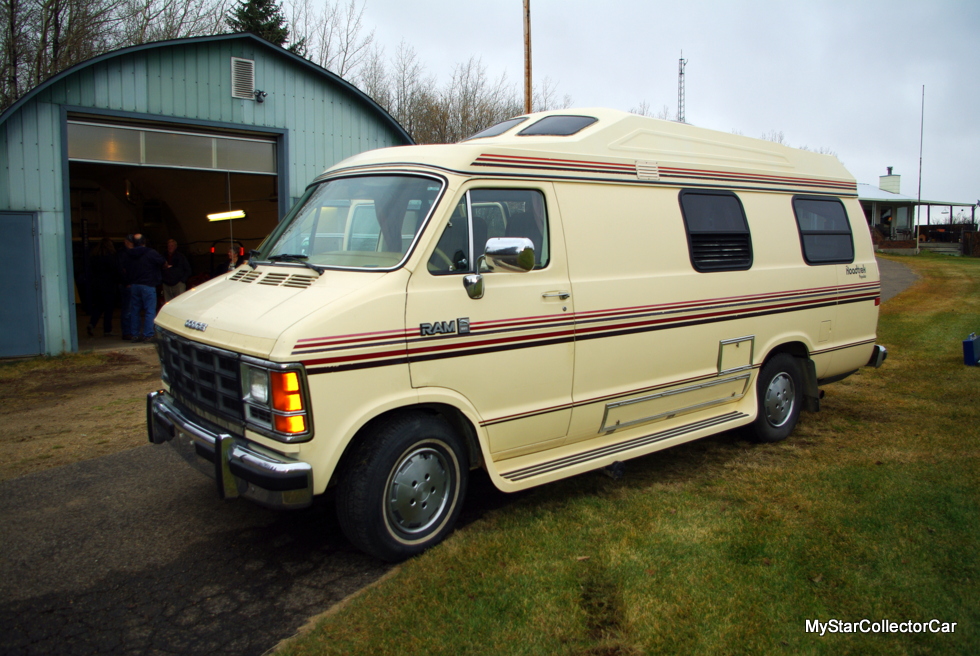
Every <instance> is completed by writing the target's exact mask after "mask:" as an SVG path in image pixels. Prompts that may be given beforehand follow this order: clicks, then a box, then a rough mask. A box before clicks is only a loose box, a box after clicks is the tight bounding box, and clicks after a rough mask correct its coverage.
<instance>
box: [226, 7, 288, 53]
mask: <svg viewBox="0 0 980 656" xmlns="http://www.w3.org/2000/svg"><path fill="white" fill-rule="evenodd" d="M226 22H227V23H228V27H230V28H231V29H232V30H233V31H235V32H251V33H252V34H254V35H255V36H260V37H262V38H263V39H265V40H266V41H269V42H270V43H274V44H276V45H277V46H282V47H285V45H286V42H287V41H289V27H288V26H287V25H286V17H285V16H283V13H282V7H281V6H280V5H279V4H278V3H277V2H276V0H239V2H238V4H237V5H235V6H234V7H233V8H232V10H231V13H230V14H229V15H228V18H227V19H226ZM288 50H289V51H290V52H294V53H296V54H298V55H302V54H303V53H304V51H305V50H306V39H302V40H300V41H298V42H296V43H294V44H293V45H291V46H290V47H289V48H288Z"/></svg>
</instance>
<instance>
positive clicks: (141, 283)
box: [121, 234, 170, 342]
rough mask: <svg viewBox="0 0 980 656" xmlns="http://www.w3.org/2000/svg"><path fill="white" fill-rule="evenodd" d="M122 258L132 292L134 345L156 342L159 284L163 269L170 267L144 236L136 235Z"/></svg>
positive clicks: (131, 325) (131, 324) (131, 320)
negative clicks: (153, 340) (147, 242)
mask: <svg viewBox="0 0 980 656" xmlns="http://www.w3.org/2000/svg"><path fill="white" fill-rule="evenodd" d="M121 259H122V268H123V271H125V273H126V282H127V283H128V285H129V291H130V304H131V305H130V318H129V328H130V334H131V335H132V336H133V342H149V341H150V340H152V339H153V319H154V317H156V313H157V285H159V284H160V283H161V282H163V270H164V269H165V268H167V267H168V266H170V265H169V264H167V261H166V260H165V259H163V256H162V255H160V254H159V253H157V252H156V251H155V250H153V249H151V248H148V247H147V245H146V237H144V236H143V235H141V234H135V235H133V247H132V248H131V249H129V250H126V251H123V253H122V258H121ZM140 314H142V315H143V317H142V326H141V325H140V323H141V322H140Z"/></svg>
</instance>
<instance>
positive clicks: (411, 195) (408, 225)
mask: <svg viewBox="0 0 980 656" xmlns="http://www.w3.org/2000/svg"><path fill="white" fill-rule="evenodd" d="M442 185H443V183H442V182H441V181H439V180H437V179H435V178H427V177H422V176H410V175H365V176H356V177H347V178H334V179H332V180H326V181H324V182H322V183H320V184H319V185H318V186H317V187H314V188H313V189H312V190H311V191H309V192H307V194H306V196H305V198H304V200H303V203H302V205H301V206H300V207H299V209H298V210H296V211H294V212H291V218H290V219H289V220H288V221H287V222H286V223H285V225H283V226H280V227H279V229H277V230H276V232H275V233H274V234H273V235H272V237H271V239H270V240H269V243H270V246H268V247H264V248H263V249H262V250H263V253H262V259H263V260H271V261H297V260H299V261H303V262H305V263H307V264H312V265H314V266H317V267H320V266H325V267H343V268H367V269H391V268H395V267H398V266H399V265H400V264H401V263H402V262H403V261H404V260H405V258H406V256H407V254H408V253H409V251H410V250H411V248H412V245H413V244H414V243H415V240H416V238H417V237H418V235H419V232H420V230H421V228H422V226H423V225H425V220H426V218H427V217H428V216H429V212H430V211H431V210H432V207H433V205H434V204H435V202H436V200H437V199H438V198H439V194H440V192H441V191H442Z"/></svg>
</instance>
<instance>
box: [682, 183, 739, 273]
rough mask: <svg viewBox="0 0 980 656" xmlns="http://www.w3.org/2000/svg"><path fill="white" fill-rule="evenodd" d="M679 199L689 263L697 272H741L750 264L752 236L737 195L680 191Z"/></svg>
mask: <svg viewBox="0 0 980 656" xmlns="http://www.w3.org/2000/svg"><path fill="white" fill-rule="evenodd" d="M680 202H681V214H682V215H683V216H684V227H685V228H686V229H687V243H688V248H689V249H690V252H691V264H692V265H693V266H694V268H695V269H696V270H697V271H702V272H705V273H707V272H711V271H744V270H745V269H748V268H750V267H751V266H752V235H751V234H749V225H748V222H746V220H745V211H744V210H743V209H742V202H741V201H740V200H739V199H738V196H736V195H735V194H733V193H730V192H710V191H682V192H681V196H680Z"/></svg>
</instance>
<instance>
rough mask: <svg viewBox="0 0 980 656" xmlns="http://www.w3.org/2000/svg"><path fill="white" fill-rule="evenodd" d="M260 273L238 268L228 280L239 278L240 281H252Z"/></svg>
mask: <svg viewBox="0 0 980 656" xmlns="http://www.w3.org/2000/svg"><path fill="white" fill-rule="evenodd" d="M261 275H262V274H261V273H259V272H258V271H249V270H248V269H240V270H239V271H238V272H237V273H236V274H235V275H233V276H232V277H231V278H229V280H240V281H242V282H252V281H253V280H255V279H256V278H258V277H259V276H261Z"/></svg>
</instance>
